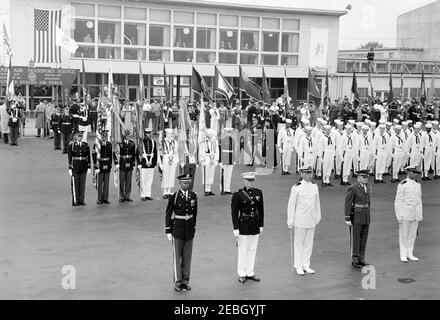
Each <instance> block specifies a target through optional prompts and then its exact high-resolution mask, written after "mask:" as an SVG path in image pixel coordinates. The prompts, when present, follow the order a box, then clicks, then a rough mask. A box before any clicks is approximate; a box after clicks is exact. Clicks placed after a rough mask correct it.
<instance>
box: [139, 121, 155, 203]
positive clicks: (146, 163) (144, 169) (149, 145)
mask: <svg viewBox="0 0 440 320" xmlns="http://www.w3.org/2000/svg"><path fill="white" fill-rule="evenodd" d="M152 131H153V129H152V128H145V129H144V139H143V140H142V144H141V147H140V148H139V152H138V157H139V158H138V161H137V163H138V167H140V170H141V181H140V183H141V188H140V189H141V200H142V201H147V200H153V198H152V197H151V186H152V185H153V178H154V170H155V169H156V166H157V143H156V141H154V140H153V139H152V138H151V133H152Z"/></svg>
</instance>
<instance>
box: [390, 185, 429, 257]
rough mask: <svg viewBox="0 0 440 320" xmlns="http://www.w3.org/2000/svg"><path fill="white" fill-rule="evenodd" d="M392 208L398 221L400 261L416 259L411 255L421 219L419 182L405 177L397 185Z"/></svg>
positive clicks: (421, 207)
mask: <svg viewBox="0 0 440 320" xmlns="http://www.w3.org/2000/svg"><path fill="white" fill-rule="evenodd" d="M394 209H395V212H396V218H397V221H399V247H400V259H401V260H402V261H407V258H409V259H410V260H418V259H417V258H416V259H414V258H415V257H414V256H413V250H414V242H415V240H416V236H417V227H418V224H419V221H422V220H423V213H422V209H423V205H422V188H421V185H420V183H418V182H416V181H415V180H412V179H409V178H408V179H405V180H403V181H402V182H401V183H399V185H398V186H397V194H396V199H395V201H394Z"/></svg>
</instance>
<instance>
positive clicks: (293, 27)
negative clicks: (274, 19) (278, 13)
mask: <svg viewBox="0 0 440 320" xmlns="http://www.w3.org/2000/svg"><path fill="white" fill-rule="evenodd" d="M283 30H289V31H299V20H296V19H283Z"/></svg>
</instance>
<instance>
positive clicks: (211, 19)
mask: <svg viewBox="0 0 440 320" xmlns="http://www.w3.org/2000/svg"><path fill="white" fill-rule="evenodd" d="M197 24H198V25H207V26H216V25H217V15H216V14H211V13H198V14H197Z"/></svg>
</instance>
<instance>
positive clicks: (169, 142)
mask: <svg viewBox="0 0 440 320" xmlns="http://www.w3.org/2000/svg"><path fill="white" fill-rule="evenodd" d="M166 130H172V129H166ZM178 163H179V153H178V150H177V143H176V140H174V138H168V137H167V138H165V140H164V145H163V157H162V171H163V172H162V189H163V192H164V194H172V189H173V188H174V183H175V180H176V169H177V165H178Z"/></svg>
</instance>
